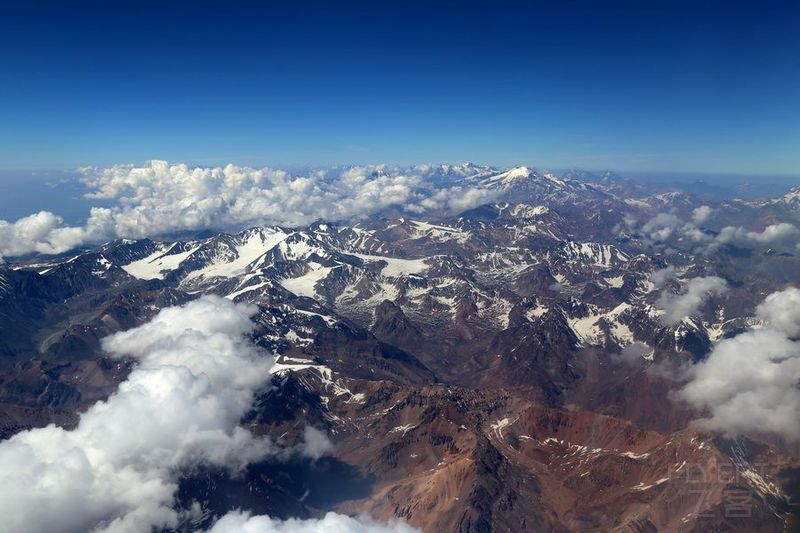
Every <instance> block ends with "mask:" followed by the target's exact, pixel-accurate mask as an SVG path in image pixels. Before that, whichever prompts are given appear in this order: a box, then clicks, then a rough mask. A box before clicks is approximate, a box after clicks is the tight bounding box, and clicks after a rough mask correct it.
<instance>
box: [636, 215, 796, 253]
mask: <svg viewBox="0 0 800 533" xmlns="http://www.w3.org/2000/svg"><path fill="white" fill-rule="evenodd" d="M713 211H714V210H713V209H712V208H711V207H709V206H705V205H704V206H700V207H698V208H696V209H694V211H692V220H691V221H690V222H684V221H683V220H682V219H681V218H680V217H678V216H677V215H676V214H674V213H658V214H657V215H656V216H654V217H653V218H651V219H650V220H649V221H647V223H645V224H644V226H642V232H643V233H644V234H645V236H646V237H647V238H648V239H650V240H651V241H654V242H659V241H665V240H668V239H670V238H672V237H676V238H686V239H688V240H690V241H692V242H694V243H698V245H700V246H702V247H701V248H698V250H699V251H702V252H704V253H711V252H715V251H716V250H718V249H719V247H720V246H721V245H724V244H738V245H741V246H759V245H768V246H789V247H798V248H800V229H798V228H797V226H795V225H794V224H790V223H788V222H780V223H777V224H771V225H769V226H767V227H766V228H764V229H763V230H762V231H760V232H759V231H751V230H748V229H746V228H744V227H742V226H726V227H724V228H722V229H721V230H720V232H719V233H718V234H717V235H713V234H711V233H708V232H706V231H704V230H703V229H701V228H700V227H698V225H699V224H701V223H702V222H704V221H706V220H707V219H708V217H709V216H711V214H712V213H713Z"/></svg>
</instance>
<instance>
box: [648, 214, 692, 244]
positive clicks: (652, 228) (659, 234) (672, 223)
mask: <svg viewBox="0 0 800 533" xmlns="http://www.w3.org/2000/svg"><path fill="white" fill-rule="evenodd" d="M682 225H683V221H682V220H681V219H680V218H679V217H678V215H676V214H674V213H658V214H657V215H656V216H654V217H653V218H651V219H650V220H648V221H647V222H646V223H645V224H644V226H642V231H643V232H644V233H645V235H647V236H648V237H649V238H650V239H653V240H655V241H665V240H667V239H669V238H670V237H672V236H673V235H674V234H675V232H676V231H677V230H678V228H679V227H681V226H682Z"/></svg>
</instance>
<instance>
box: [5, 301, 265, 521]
mask: <svg viewBox="0 0 800 533" xmlns="http://www.w3.org/2000/svg"><path fill="white" fill-rule="evenodd" d="M252 312H253V309H252V308H250V307H244V306H241V305H234V304H233V303H231V302H229V301H227V300H223V299H220V298H215V297H203V298H201V299H200V300H197V301H195V302H192V303H190V304H188V305H186V306H185V307H181V308H169V309H165V310H163V311H161V312H160V313H159V314H158V315H157V316H156V317H155V318H154V319H153V320H152V321H151V322H149V323H148V324H145V325H143V326H141V327H138V328H135V329H133V330H130V331H127V332H124V333H118V334H116V335H113V336H111V337H109V338H107V339H106V341H105V342H104V347H105V349H106V350H107V351H108V353H109V354H110V355H111V356H112V357H132V358H134V359H135V360H136V361H137V363H136V366H135V368H134V369H133V370H132V371H131V373H130V375H129V376H128V379H127V380H126V381H124V382H123V383H121V384H120V386H119V390H118V391H117V392H116V393H114V394H113V395H112V396H110V397H109V398H108V400H107V401H104V402H98V403H96V404H95V405H94V406H92V407H91V408H90V409H89V410H88V411H87V412H85V413H84V414H83V415H81V417H80V421H79V423H78V426H77V427H76V428H75V429H74V430H70V431H67V430H64V429H61V428H58V427H56V426H53V425H51V426H48V427H46V428H41V429H33V430H29V431H24V432H21V433H18V434H16V435H14V436H12V437H11V438H10V439H8V440H6V441H3V442H2V443H0V516H2V517H3V528H4V529H7V530H9V531H28V532H40V531H41V532H46V531H89V530H98V531H150V530H151V527H152V526H163V525H167V526H169V525H175V523H176V520H177V516H176V513H175V511H173V510H172V508H171V504H172V502H173V496H174V493H175V490H176V476H177V475H178V472H179V471H180V470H181V469H183V468H187V467H190V466H192V465H196V464H199V463H204V464H211V465H217V466H222V467H227V468H230V469H234V470H236V469H239V468H242V467H243V466H245V465H246V464H247V463H248V462H250V461H253V460H256V459H258V458H261V457H264V456H265V454H268V453H270V452H271V444H270V442H269V441H268V440H265V439H260V438H255V437H253V436H252V434H251V433H250V432H249V431H247V430H246V429H244V428H242V427H240V426H239V425H238V423H239V420H240V418H241V416H242V415H243V414H244V413H245V412H246V410H247V409H248V408H249V407H250V405H251V402H252V397H253V394H254V392H255V391H256V390H258V389H259V388H261V387H264V386H265V385H266V384H267V383H268V380H269V368H270V366H271V365H272V364H273V362H274V360H273V358H272V357H270V356H268V355H266V354H264V353H263V352H261V351H259V350H258V349H257V348H256V347H255V346H254V345H253V344H252V343H251V342H249V341H248V340H247V339H246V335H247V334H248V333H249V332H250V331H251V329H252V323H251V321H250V320H249V315H250V314H251V313H252Z"/></svg>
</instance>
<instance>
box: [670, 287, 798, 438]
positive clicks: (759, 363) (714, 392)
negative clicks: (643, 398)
mask: <svg viewBox="0 0 800 533" xmlns="http://www.w3.org/2000/svg"><path fill="white" fill-rule="evenodd" d="M798 302H800V291H799V290H797V289H788V290H785V291H781V292H776V293H773V294H771V295H769V296H768V297H767V298H766V299H765V300H764V302H763V303H762V304H761V305H760V306H759V307H758V309H757V312H756V315H757V316H758V317H759V318H761V319H762V320H764V321H766V327H765V328H763V329H759V330H751V331H747V332H745V333H742V334H740V335H737V336H736V337H733V338H730V339H725V340H723V341H721V342H719V343H718V344H717V345H716V346H715V347H714V349H713V350H712V351H711V353H710V354H709V356H708V358H707V359H706V360H705V361H703V362H701V363H698V364H697V365H695V366H693V367H692V369H691V370H690V377H691V381H690V382H689V383H688V384H687V385H686V386H685V387H684V388H683V389H682V390H681V391H680V394H679V395H680V397H681V398H683V399H684V400H686V401H688V402H689V403H691V404H692V405H694V406H695V407H698V408H701V409H704V410H706V411H707V413H708V416H707V417H705V418H702V419H701V420H699V421H698V424H699V425H701V426H702V427H705V428H707V429H710V430H715V431H723V432H725V433H730V434H738V433H742V432H747V431H757V432H770V433H775V434H778V435H782V436H784V437H786V438H789V439H798V438H800V426H799V425H798V424H797V414H798V413H800V343H798V342H797V341H796V340H795V338H796V337H797V335H798V334H800V306H798V305H797V304H798Z"/></svg>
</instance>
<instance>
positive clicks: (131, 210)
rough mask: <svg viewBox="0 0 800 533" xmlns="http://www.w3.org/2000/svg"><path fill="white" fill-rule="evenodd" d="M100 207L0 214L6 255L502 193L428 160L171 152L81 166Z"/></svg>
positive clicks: (0, 248) (451, 205)
mask: <svg viewBox="0 0 800 533" xmlns="http://www.w3.org/2000/svg"><path fill="white" fill-rule="evenodd" d="M81 172H82V177H83V178H82V179H83V182H84V184H85V185H86V187H87V189H88V193H87V195H86V196H87V197H88V198H90V199H96V200H103V201H112V202H113V203H114V206H113V207H111V208H94V209H92V210H91V212H90V215H89V218H88V219H87V221H86V223H85V224H84V225H83V226H80V227H65V226H63V225H62V220H61V219H60V218H59V217H57V216H56V215H54V214H52V213H49V212H46V211H43V212H40V213H37V214H35V215H31V216H29V217H25V218H23V219H20V220H18V221H16V222H7V221H0V255H6V256H14V255H23V254H28V253H33V252H38V253H45V254H53V253H62V252H65V251H67V250H70V249H72V248H74V247H76V246H79V245H82V244H85V243H91V242H99V241H104V240H109V239H113V238H116V237H127V238H141V237H147V236H157V235H163V234H165V233H170V232H178V231H194V230H202V229H223V228H226V227H230V226H241V225H243V224H262V223H270V224H279V225H286V226H295V225H303V224H308V223H310V222H313V221H314V220H316V219H324V220H329V221H337V220H346V219H352V218H358V217H363V216H366V215H369V214H372V213H375V212H377V211H380V210H381V209H385V208H387V207H390V206H400V207H402V208H403V209H406V210H408V211H411V212H415V213H422V212H426V211H431V210H438V209H445V210H452V211H461V210H464V209H468V208H471V207H475V206H476V205H479V204H482V203H486V202H487V201H490V200H491V199H492V198H493V197H494V196H493V195H494V194H495V193H493V192H490V191H488V190H485V189H480V188H467V187H461V186H445V185H441V184H439V183H437V182H436V181H435V180H434V179H433V178H431V176H432V174H431V173H430V169H427V168H426V167H420V168H419V169H411V170H407V171H404V170H400V169H392V168H387V167H382V166H378V167H352V168H347V169H344V170H338V171H335V172H334V171H331V172H323V171H319V172H310V173H308V174H307V175H295V174H290V173H288V172H286V171H283V170H276V169H271V168H262V169H254V168H248V167H238V166H234V165H227V166H225V167H189V166H188V165H185V164H170V163H168V162H166V161H150V162H148V163H147V164H146V165H144V166H141V167H137V166H133V165H117V166H113V167H109V168H84V169H81Z"/></svg>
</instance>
